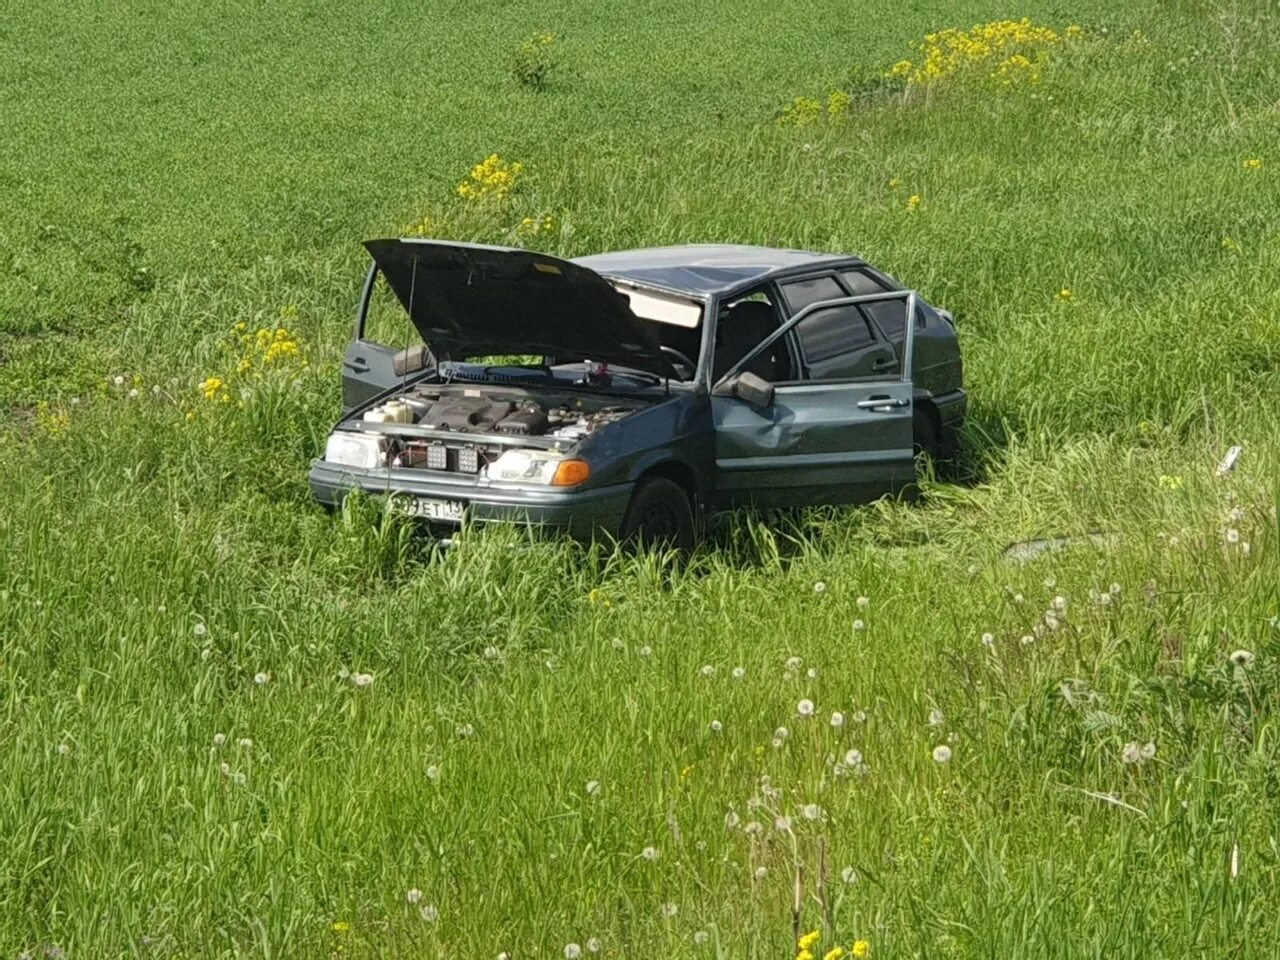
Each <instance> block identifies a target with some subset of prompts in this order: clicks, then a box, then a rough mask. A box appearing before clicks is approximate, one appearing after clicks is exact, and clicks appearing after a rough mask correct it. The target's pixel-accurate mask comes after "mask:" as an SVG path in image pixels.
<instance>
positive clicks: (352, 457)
mask: <svg viewBox="0 0 1280 960" xmlns="http://www.w3.org/2000/svg"><path fill="white" fill-rule="evenodd" d="M324 459H325V461H326V462H328V463H337V464H340V465H342V466H344V467H361V468H363V469H365V470H372V469H373V468H374V467H382V466H386V462H387V441H386V440H385V439H384V438H383V437H378V436H374V435H373V434H370V433H348V432H346V431H343V430H338V431H335V432H334V433H331V434H329V439H328V441H327V442H326V443H325V445H324Z"/></svg>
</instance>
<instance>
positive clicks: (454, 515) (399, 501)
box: [391, 497, 462, 523]
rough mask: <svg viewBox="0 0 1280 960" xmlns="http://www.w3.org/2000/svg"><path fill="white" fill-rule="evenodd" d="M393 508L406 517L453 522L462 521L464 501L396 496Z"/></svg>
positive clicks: (392, 503) (393, 500)
mask: <svg viewBox="0 0 1280 960" xmlns="http://www.w3.org/2000/svg"><path fill="white" fill-rule="evenodd" d="M391 508H392V509H393V510H394V511H395V512H396V513H400V514H403V515H404V516H406V517H418V518H419V519H422V520H447V521H449V522H451V523H461V522H462V502H461V501H460V500H430V499H428V498H426V497H395V498H393V499H392V501H391Z"/></svg>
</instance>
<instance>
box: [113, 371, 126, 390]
mask: <svg viewBox="0 0 1280 960" xmlns="http://www.w3.org/2000/svg"><path fill="white" fill-rule="evenodd" d="M111 382H112V383H114V384H115V385H116V386H117V387H123V386H124V377H122V376H121V375H120V374H118V373H117V374H116V375H115V376H114V377H112V378H111Z"/></svg>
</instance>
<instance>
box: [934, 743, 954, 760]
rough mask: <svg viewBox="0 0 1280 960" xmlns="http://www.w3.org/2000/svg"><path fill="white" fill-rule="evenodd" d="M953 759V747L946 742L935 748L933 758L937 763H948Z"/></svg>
mask: <svg viewBox="0 0 1280 960" xmlns="http://www.w3.org/2000/svg"><path fill="white" fill-rule="evenodd" d="M950 759H951V748H950V747H948V746H947V745H946V744H945V743H940V744H938V745H937V746H936V747H934V748H933V760H934V762H935V763H946V762H947V761H948V760H950Z"/></svg>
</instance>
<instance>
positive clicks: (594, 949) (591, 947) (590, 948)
mask: <svg viewBox="0 0 1280 960" xmlns="http://www.w3.org/2000/svg"><path fill="white" fill-rule="evenodd" d="M603 949H604V944H603V943H601V942H600V938H599V937H592V938H591V939H589V940H588V941H587V953H599V952H600V951H601V950H603Z"/></svg>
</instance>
